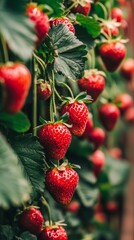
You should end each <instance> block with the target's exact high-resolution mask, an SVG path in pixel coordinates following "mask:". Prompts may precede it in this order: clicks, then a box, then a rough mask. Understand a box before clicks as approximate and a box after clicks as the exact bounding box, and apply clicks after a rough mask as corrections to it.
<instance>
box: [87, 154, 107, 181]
mask: <svg viewBox="0 0 134 240" xmlns="http://www.w3.org/2000/svg"><path fill="white" fill-rule="evenodd" d="M89 159H90V160H91V161H92V163H93V171H94V174H95V176H96V177H98V176H99V175H100V172H101V170H102V168H103V167H104V164H105V155H104V153H103V152H102V151H101V150H96V151H95V152H94V153H93V154H92V155H90V157H89Z"/></svg>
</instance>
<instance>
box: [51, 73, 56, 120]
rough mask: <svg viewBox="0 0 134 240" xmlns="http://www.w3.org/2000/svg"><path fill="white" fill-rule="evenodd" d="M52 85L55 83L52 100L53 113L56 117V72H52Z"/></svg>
mask: <svg viewBox="0 0 134 240" xmlns="http://www.w3.org/2000/svg"><path fill="white" fill-rule="evenodd" d="M52 83H53V92H52V98H53V112H54V114H55V115H56V103H55V79H54V71H52Z"/></svg>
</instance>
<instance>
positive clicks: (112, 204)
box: [106, 201, 118, 214]
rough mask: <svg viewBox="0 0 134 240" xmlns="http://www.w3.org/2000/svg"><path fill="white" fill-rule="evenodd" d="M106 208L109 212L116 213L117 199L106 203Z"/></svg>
mask: <svg viewBox="0 0 134 240" xmlns="http://www.w3.org/2000/svg"><path fill="white" fill-rule="evenodd" d="M106 210H107V211H108V212H109V213H112V214H113V213H116V212H117V211H118V205H117V203H116V202H115V201H109V202H108V203H107V204H106Z"/></svg>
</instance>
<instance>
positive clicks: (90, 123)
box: [82, 117, 93, 138]
mask: <svg viewBox="0 0 134 240" xmlns="http://www.w3.org/2000/svg"><path fill="white" fill-rule="evenodd" d="M92 129H93V121H92V118H91V117H88V120H87V124H86V128H85V131H84V133H83V135H82V138H88V135H89V133H90V132H91V131H92Z"/></svg>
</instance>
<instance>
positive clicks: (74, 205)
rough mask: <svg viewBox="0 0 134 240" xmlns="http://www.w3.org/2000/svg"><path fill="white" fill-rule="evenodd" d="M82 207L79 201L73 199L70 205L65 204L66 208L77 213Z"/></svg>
mask: <svg viewBox="0 0 134 240" xmlns="http://www.w3.org/2000/svg"><path fill="white" fill-rule="evenodd" d="M79 209H80V203H79V202H78V201H72V202H71V203H69V205H67V206H65V210H66V211H69V212H73V213H77V212H78V211H79Z"/></svg>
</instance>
